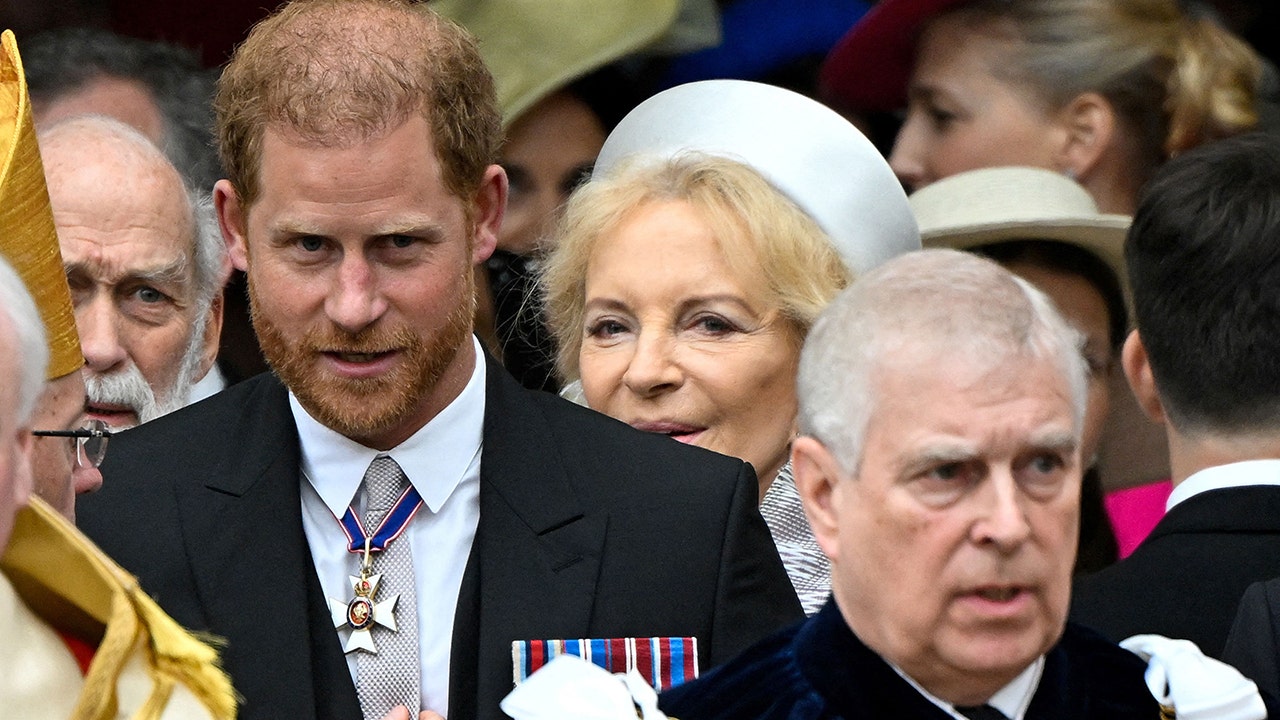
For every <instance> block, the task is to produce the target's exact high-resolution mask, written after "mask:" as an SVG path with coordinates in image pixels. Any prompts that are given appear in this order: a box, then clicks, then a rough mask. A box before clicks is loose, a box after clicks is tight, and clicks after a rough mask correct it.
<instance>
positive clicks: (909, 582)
mask: <svg viewBox="0 0 1280 720" xmlns="http://www.w3.org/2000/svg"><path fill="white" fill-rule="evenodd" d="M1077 343H1078V340H1077V336H1076V334H1075V333H1074V332H1073V331H1072V330H1071V329H1070V328H1069V327H1068V326H1067V325H1066V324H1065V323H1064V322H1063V320H1062V319H1061V318H1060V317H1059V316H1058V314H1057V313H1056V312H1055V311H1054V310H1053V308H1052V306H1051V304H1050V303H1049V301H1048V300H1047V299H1046V298H1045V297H1044V296H1043V295H1042V294H1040V293H1039V292H1038V291H1036V290H1034V289H1032V288H1031V286H1029V285H1027V284H1026V283H1025V282H1023V281H1021V280H1018V279H1016V278H1014V277H1013V276H1012V275H1010V274H1009V273H1008V272H1006V271H1004V270H1003V269H1001V268H999V267H998V266H997V265H995V264H993V263H991V262H989V261H987V260H983V259H979V258H976V257H972V256H968V255H963V254H960V253H957V252H954V251H950V250H932V251H924V252H920V253H912V254H908V255H905V256H902V257H900V258H898V259H896V260H893V261H890V262H889V263H887V264H886V265H884V266H882V267H881V268H880V269H878V270H875V271H873V272H871V273H870V274H868V275H867V276H865V277H864V278H862V279H859V281H858V282H857V283H855V284H854V285H853V287H851V288H850V289H849V290H846V291H845V292H844V293H843V294H842V295H840V296H839V297H838V298H837V299H836V300H835V301H834V303H833V304H832V305H831V306H830V307H829V308H828V309H827V310H826V312H824V314H823V316H822V317H821V318H820V319H819V321H818V323H817V324H816V325H815V326H814V328H813V330H812V332H811V334H810V335H809V338H808V339H807V341H806V342H805V346H804V350H803V354H802V356H801V364H800V372H799V381H798V382H799V400H800V431H801V437H799V438H798V439H797V440H796V441H795V443H794V445H793V447H792V460H793V463H794V468H795V477H796V485H797V488H798V489H799V491H800V494H801V496H802V498H803V500H804V503H805V510H806V512H807V513H808V515H809V519H810V522H811V523H812V525H813V529H814V533H815V535H816V537H817V539H818V543H819V544H820V545H821V546H822V549H823V551H824V552H825V553H826V554H827V555H828V556H829V557H830V558H831V566H832V593H833V596H834V597H833V600H832V601H830V602H829V603H828V604H827V606H826V607H825V608H824V609H823V610H822V611H821V612H820V613H819V614H818V615H817V616H815V617H814V618H812V619H810V620H809V621H808V622H807V623H805V624H803V625H800V626H798V627H797V628H796V629H795V630H793V631H789V632H787V633H784V634H782V635H779V636H775V638H773V639H772V640H769V641H766V642H765V643H762V644H760V645H757V646H756V647H755V648H754V649H753V650H751V651H748V653H747V654H745V655H744V656H741V657H739V658H738V659H737V660H734V661H732V662H731V663H729V664H728V665H726V666H724V667H722V668H720V669H719V670H717V671H714V672H712V673H711V674H709V675H707V676H704V677H703V678H702V679H701V680H698V681H694V682H692V683H689V684H686V685H684V686H681V687H679V688H677V689H675V690H674V691H671V692H669V693H668V694H667V695H664V696H663V709H664V710H665V711H666V712H668V713H670V714H671V715H672V716H673V717H679V718H681V719H682V720H701V719H703V718H760V717H769V718H773V717H778V718H781V717H796V718H798V717H804V718H817V717H842V718H846V720H854V719H855V718H884V717H904V718H906V717H910V718H920V719H922V720H925V719H938V720H942V719H944V718H1011V719H1013V720H1021V719H1023V718H1050V717H1052V718H1121V717H1123V718H1143V717H1147V718H1155V717H1158V716H1159V708H1158V707H1157V704H1156V702H1155V701H1154V700H1153V698H1152V696H1151V694H1150V692H1149V691H1148V690H1147V688H1146V686H1145V684H1144V682H1143V672H1144V668H1145V665H1144V663H1143V662H1141V661H1140V660H1139V659H1138V658H1137V657H1136V656H1134V655H1132V654H1130V653H1128V652H1127V651H1125V650H1122V649H1120V648H1119V647H1117V646H1116V645H1113V644H1111V643H1110V642H1108V641H1105V640H1104V639H1102V638H1101V637H1100V636H1097V635H1095V634H1093V633H1092V632H1090V631H1087V630H1084V629H1081V628H1077V627H1074V626H1065V630H1064V625H1065V621H1066V614H1067V605H1068V599H1069V595H1070V589H1071V568H1072V563H1073V561H1074V558H1075V548H1076V533H1077V514H1078V511H1079V499H1080V476H1081V470H1080V449H1079V446H1080V436H1081V424H1082V418H1083V413H1084V407H1085V373H1086V371H1085V367H1084V363H1083V360H1082V357H1081V353H1080V352H1079V348H1078V344H1077Z"/></svg>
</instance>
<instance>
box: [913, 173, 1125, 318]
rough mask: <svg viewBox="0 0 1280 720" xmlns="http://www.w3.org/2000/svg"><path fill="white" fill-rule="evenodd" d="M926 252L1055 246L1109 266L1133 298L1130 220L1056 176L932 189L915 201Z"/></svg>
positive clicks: (952, 180) (995, 177) (960, 180)
mask: <svg viewBox="0 0 1280 720" xmlns="http://www.w3.org/2000/svg"><path fill="white" fill-rule="evenodd" d="M908 202H910V204H911V211H912V212H913V213H915V216H916V222H917V223H919V224H920V239H921V241H922V242H923V243H924V245H925V247H949V248H955V249H957V250H967V249H969V248H973V247H977V246H980V245H988V244H991V243H998V242H1002V241H1009V240H1056V241H1058V242H1063V243H1067V244H1069V245H1075V246H1077V247H1079V248H1081V249H1083V250H1086V251H1088V252H1090V253H1092V254H1093V255H1095V256H1097V257H1098V259H1100V260H1102V261H1103V262H1104V263H1106V264H1107V267H1109V268H1111V271H1112V272H1114V273H1115V275H1116V279H1117V280H1119V281H1120V285H1121V287H1122V288H1124V290H1125V299H1126V302H1127V301H1128V298H1129V292H1128V286H1129V280H1128V274H1127V273H1126V272H1125V262H1124V238H1125V234H1126V233H1128V231H1129V223H1130V222H1131V218H1130V217H1129V216H1128V215H1109V214H1103V213H1100V212H1098V205H1097V203H1095V202H1094V201H1093V198H1092V197H1091V196H1090V195H1089V193H1088V191H1086V190H1085V189H1084V188H1083V187H1081V186H1080V185H1079V184H1078V183H1076V182H1075V181H1074V180H1072V179H1070V178H1068V177H1066V176H1065V175H1062V174H1060V173H1056V172H1054V171H1052V170H1046V169H1043V168H1033V167H995V168H982V169H980V170H970V171H968V172H962V173H959V174H956V175H952V176H950V177H947V178H944V179H942V180H939V181H937V182H934V183H931V184H929V185H927V186H925V187H923V188H921V189H919V190H917V191H916V192H914V193H912V194H911V196H910V197H909V198H908Z"/></svg>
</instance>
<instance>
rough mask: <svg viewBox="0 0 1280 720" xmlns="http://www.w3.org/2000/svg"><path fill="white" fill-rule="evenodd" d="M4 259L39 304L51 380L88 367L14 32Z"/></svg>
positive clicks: (4, 135) (1, 198)
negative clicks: (81, 346) (59, 244)
mask: <svg viewBox="0 0 1280 720" xmlns="http://www.w3.org/2000/svg"><path fill="white" fill-rule="evenodd" d="M0 45H2V46H3V48H2V50H0V254H2V255H4V257H5V259H6V260H8V261H9V264H10V265H13V267H14V269H15V270H17V272H18V275H19V276H21V277H22V281H23V282H24V283H26V286H27V290H28V291H29V292H30V293H31V296H32V297H34V298H35V301H36V306H37V307H39V308H40V317H41V318H42V319H43V320H44V326H45V334H46V336H47V338H48V343H49V371H48V372H47V373H46V377H48V378H49V379H50V380H52V379H54V378H60V377H62V376H63V375H67V374H68V373H72V372H75V371H76V370H79V369H80V367H81V366H82V365H84V355H83V354H82V353H81V352H80V337H79V336H78V335H77V334H76V318H75V314H74V311H73V310H72V308H71V292H70V291H69V290H68V289H67V276H66V274H65V272H64V271H63V269H62V254H61V253H60V252H59V251H58V234H57V231H56V230H55V229H54V225H53V210H52V209H51V208H50V206H49V190H48V188H47V187H46V186H45V180H44V165H43V163H41V161H40V149H39V147H38V146H37V145H36V132H35V125H34V124H33V123H32V120H31V99H30V97H28V95H27V79H26V76H25V75H23V73H22V58H21V57H19V55H18V43H17V41H16V40H15V39H14V37H13V32H12V31H10V30H5V31H4V33H3V34H2V35H0Z"/></svg>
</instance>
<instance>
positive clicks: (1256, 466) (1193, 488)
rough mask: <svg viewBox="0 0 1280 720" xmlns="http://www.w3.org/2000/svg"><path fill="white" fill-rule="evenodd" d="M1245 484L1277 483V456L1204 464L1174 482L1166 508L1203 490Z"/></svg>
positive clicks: (1279, 481) (1279, 465)
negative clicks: (1189, 474) (1210, 464)
mask: <svg viewBox="0 0 1280 720" xmlns="http://www.w3.org/2000/svg"><path fill="white" fill-rule="evenodd" d="M1246 485H1280V460H1244V461H1242V462H1235V463H1228V464H1226V465H1216V466H1214V467H1208V468H1205V469H1203V470H1201V471H1199V472H1197V473H1194V474H1192V475H1191V476H1190V477H1188V478H1187V479H1186V480H1183V481H1182V482H1180V483H1178V484H1177V485H1176V486H1174V488H1173V492H1171V493H1169V499H1168V501H1166V503H1165V512H1168V511H1170V510H1172V509H1173V506H1174V505H1177V504H1178V503H1180V502H1182V501H1184V500H1186V499H1187V498H1190V497H1193V496H1195V495H1199V494H1200V493H1202V492H1207V491H1209V490H1221V489H1223V488H1233V487H1244V486H1246Z"/></svg>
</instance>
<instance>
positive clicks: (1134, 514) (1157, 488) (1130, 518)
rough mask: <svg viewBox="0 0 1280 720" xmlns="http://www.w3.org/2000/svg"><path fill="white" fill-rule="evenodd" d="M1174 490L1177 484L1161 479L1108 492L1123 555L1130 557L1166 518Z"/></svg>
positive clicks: (1109, 510) (1117, 542)
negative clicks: (1167, 506)
mask: <svg viewBox="0 0 1280 720" xmlns="http://www.w3.org/2000/svg"><path fill="white" fill-rule="evenodd" d="M1171 492H1173V483H1172V482H1170V481H1169V480H1161V481H1160V482H1154V483H1150V484H1147V485H1138V486H1136V487H1131V488H1124V489H1123V490H1113V491H1111V492H1109V493H1107V495H1106V498H1105V499H1104V500H1103V502H1104V503H1105V505H1106V507H1107V516H1108V517H1109V518H1110V519H1111V527H1112V529H1113V530H1115V533H1116V544H1117V545H1119V548H1120V557H1121V558H1125V557H1128V556H1129V553H1131V552H1133V549H1134V548H1136V547H1138V545H1139V544H1140V543H1141V542H1142V541H1143V540H1145V539H1146V538H1147V535H1149V534H1150V533H1151V530H1152V528H1154V527H1155V526H1156V523H1158V522H1160V518H1162V517H1164V508H1165V503H1166V502H1167V501H1168V499H1169V493H1171Z"/></svg>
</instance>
